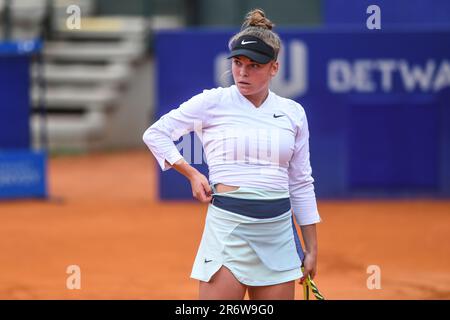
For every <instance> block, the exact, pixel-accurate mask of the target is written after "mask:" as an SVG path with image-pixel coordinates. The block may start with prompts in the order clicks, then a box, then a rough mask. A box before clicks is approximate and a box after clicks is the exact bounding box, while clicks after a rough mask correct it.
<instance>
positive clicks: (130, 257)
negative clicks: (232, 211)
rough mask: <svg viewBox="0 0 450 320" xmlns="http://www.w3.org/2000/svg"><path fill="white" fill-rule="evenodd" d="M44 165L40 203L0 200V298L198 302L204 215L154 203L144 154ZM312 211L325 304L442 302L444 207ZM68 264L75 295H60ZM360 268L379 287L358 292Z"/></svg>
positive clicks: (335, 205) (333, 206)
mask: <svg viewBox="0 0 450 320" xmlns="http://www.w3.org/2000/svg"><path fill="white" fill-rule="evenodd" d="M48 168H49V169H48V171H49V193H50V196H51V197H50V200H49V201H42V200H26V201H23V200H16V201H7V202H2V203H0V252H1V254H0V265H1V269H0V271H1V272H0V298H1V299H196V298H197V287H198V283H197V281H196V280H193V279H190V278H189V275H190V272H191V266H192V263H193V260H194V257H195V253H196V250H197V245H198V243H199V241H200V237H201V234H202V230H203V223H204V218H205V214H206V206H205V205H201V204H197V203H194V202H168V203H160V202H158V201H157V197H156V187H157V181H156V177H157V171H156V170H157V167H156V166H155V163H154V161H153V157H152V156H151V154H150V152H149V151H147V150H144V149H142V150H135V151H126V152H110V153H102V154H90V155H77V156H59V157H52V158H50V160H49V167H48ZM186 183H188V182H187V181H186ZM176 187H177V186H174V188H176ZM317 188H320V183H319V182H318V183H317ZM318 204H319V210H320V213H321V216H322V219H323V222H322V223H321V224H319V227H318V240H319V258H318V263H319V265H318V275H317V277H316V279H315V282H316V284H317V285H318V287H319V289H320V291H321V292H322V294H323V295H324V296H325V298H327V299H450V255H449V244H450V241H449V239H450V200H446V201H437V200H426V199H425V200H414V199H411V200H401V201H360V200H359V201H320V200H319V202H318ZM69 265H78V266H79V267H80V268H81V289H80V290H76V289H75V290H69V289H67V288H66V280H67V278H68V277H69V274H67V273H66V269H67V267H68V266H69ZM370 265H377V266H379V267H380V269H381V289H373V290H369V289H368V288H367V284H366V283H367V279H368V277H369V276H370V274H368V273H367V268H368V267H369V266H370ZM296 286H297V289H296V298H297V299H303V292H302V288H301V286H300V285H299V284H297V285H296ZM313 299H314V298H313Z"/></svg>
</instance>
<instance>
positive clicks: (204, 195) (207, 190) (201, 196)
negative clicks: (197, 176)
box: [192, 183, 212, 203]
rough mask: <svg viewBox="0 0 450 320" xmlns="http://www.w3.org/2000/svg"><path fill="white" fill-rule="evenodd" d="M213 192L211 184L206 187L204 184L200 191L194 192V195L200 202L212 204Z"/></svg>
mask: <svg viewBox="0 0 450 320" xmlns="http://www.w3.org/2000/svg"><path fill="white" fill-rule="evenodd" d="M211 192H212V190H211V187H210V186H209V184H206V185H205V184H203V183H202V184H201V186H200V187H199V188H198V189H196V190H194V192H193V193H192V195H193V197H194V198H195V199H197V200H198V201H200V202H202V203H208V202H211V199H212V195H211Z"/></svg>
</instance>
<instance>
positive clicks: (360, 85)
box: [327, 59, 450, 93]
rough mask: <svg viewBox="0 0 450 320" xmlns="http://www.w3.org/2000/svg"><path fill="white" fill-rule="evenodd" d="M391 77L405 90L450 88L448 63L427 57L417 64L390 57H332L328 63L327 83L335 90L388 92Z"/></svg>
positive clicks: (340, 91) (449, 63) (449, 66)
mask: <svg viewBox="0 0 450 320" xmlns="http://www.w3.org/2000/svg"><path fill="white" fill-rule="evenodd" d="M394 76H396V77H397V78H398V79H399V80H400V81H401V83H402V85H403V89H404V90H406V91H407V92H413V91H415V90H419V91H422V92H436V91H439V90H442V89H444V88H446V87H450V62H449V61H447V60H443V61H441V62H438V61H436V60H432V59H429V60H427V61H426V63H425V65H420V64H412V63H409V62H408V61H406V60H392V59H379V60H369V59H357V60H354V61H348V60H343V59H334V60H331V61H330V62H329V63H328V75H327V83H328V88H329V89H330V91H331V92H334V93H345V92H349V91H352V90H353V91H356V92H360V93H365V92H375V91H377V90H381V91H383V92H391V91H392V90H393V89H394V88H393V83H394V82H393V77H394ZM378 82H379V83H378Z"/></svg>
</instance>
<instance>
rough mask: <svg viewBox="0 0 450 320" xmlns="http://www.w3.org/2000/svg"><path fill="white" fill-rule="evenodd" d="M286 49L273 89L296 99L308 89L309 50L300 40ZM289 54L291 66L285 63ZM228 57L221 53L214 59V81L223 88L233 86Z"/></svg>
mask: <svg viewBox="0 0 450 320" xmlns="http://www.w3.org/2000/svg"><path fill="white" fill-rule="evenodd" d="M285 47H286V48H287V52H286V53H285V52H284V50H283V48H282V49H281V51H280V53H279V54H278V61H279V62H280V69H279V70H278V74H277V75H276V76H275V77H274V78H273V80H272V82H271V89H272V90H273V91H274V92H276V93H277V94H278V95H281V96H283V97H286V98H296V97H299V96H301V95H304V94H305V93H306V91H307V89H308V48H307V46H306V44H305V43H304V42H303V41H300V40H292V41H290V42H288V43H286V46H285ZM287 54H288V55H289V57H288V58H289V66H288V65H287V64H286V63H285V61H286V58H287V57H286V55H287ZM226 57H227V54H225V53H221V54H219V55H217V56H216V58H215V59H214V80H215V82H216V84H217V85H218V86H221V87H228V86H230V85H232V84H233V76H232V73H231V67H230V61H229V60H228V59H226ZM287 68H289V72H288V70H287ZM287 74H289V78H288V77H287Z"/></svg>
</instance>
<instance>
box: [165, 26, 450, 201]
mask: <svg viewBox="0 0 450 320" xmlns="http://www.w3.org/2000/svg"><path fill="white" fill-rule="evenodd" d="M279 33H280V36H281V38H282V40H283V49H282V52H281V53H280V56H279V61H280V70H279V74H278V75H277V77H276V78H274V79H273V81H272V87H271V89H272V90H273V91H274V92H275V93H277V94H278V95H280V96H284V97H288V98H291V99H294V100H296V101H297V102H299V103H300V104H301V105H302V106H303V107H304V108H305V111H306V113H307V115H308V121H309V129H310V149H311V164H312V168H313V176H314V178H315V180H316V182H315V186H316V194H317V195H318V196H319V197H327V198H340V197H356V196H404V195H406V196H417V195H426V196H450V41H448V40H449V39H450V30H443V31H436V30H435V31H415V32H406V31H398V32H380V31H377V32H370V31H360V32H354V31H339V32H335V31H330V30H297V29H284V30H281V31H280V32H279ZM232 34H233V33H232V32H231V31H230V30H214V31H213V30H185V31H165V32H160V33H158V34H157V37H156V53H157V70H158V74H157V86H158V88H157V95H158V102H157V114H156V117H157V118H159V117H160V116H161V115H163V114H165V113H167V112H168V111H170V110H171V109H173V108H177V107H178V106H179V105H180V104H181V103H182V102H184V101H186V100H188V99H189V98H190V97H192V96H193V95H195V94H197V93H200V92H202V90H203V89H209V88H213V87H217V86H222V87H224V86H229V85H231V84H232V83H233V82H232V78H231V73H230V71H229V70H230V62H229V60H227V59H226V54H227V52H228V48H227V43H228V40H229V38H230V37H231V36H232ZM179 147H180V145H179ZM194 147H195V146H192V148H194ZM182 151H183V152H182V154H183V156H184V157H185V159H186V160H187V161H188V162H190V163H193V164H194V166H196V167H197V168H198V169H199V170H201V171H202V172H203V173H205V174H207V166H206V164H205V163H204V162H203V163H199V164H197V162H198V161H197V162H196V161H194V159H192V156H191V155H192V154H193V153H192V150H182ZM160 174H161V176H160V182H159V187H160V190H159V191H160V197H161V198H162V199H190V198H192V194H191V190H190V184H189V183H188V181H187V180H186V179H185V178H184V177H183V176H181V175H180V174H179V173H178V172H176V171H174V170H169V171H167V172H161V173H160Z"/></svg>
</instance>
